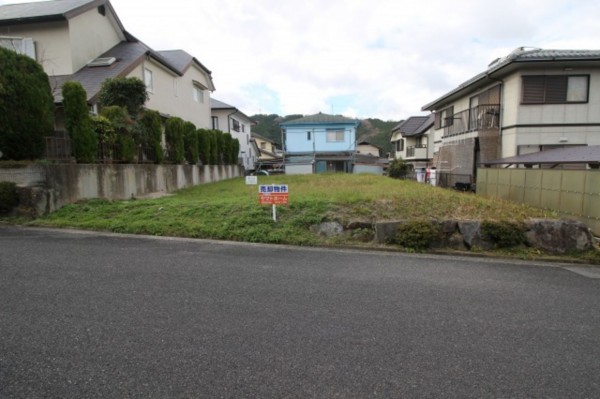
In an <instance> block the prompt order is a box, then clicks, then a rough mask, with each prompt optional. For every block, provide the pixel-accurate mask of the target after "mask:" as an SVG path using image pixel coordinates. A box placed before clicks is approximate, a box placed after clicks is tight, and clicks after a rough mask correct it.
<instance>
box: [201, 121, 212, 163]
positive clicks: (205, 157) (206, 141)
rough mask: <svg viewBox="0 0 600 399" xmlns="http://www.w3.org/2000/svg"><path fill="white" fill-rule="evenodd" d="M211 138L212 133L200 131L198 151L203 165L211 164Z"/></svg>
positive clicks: (204, 130)
mask: <svg viewBox="0 0 600 399" xmlns="http://www.w3.org/2000/svg"><path fill="white" fill-rule="evenodd" d="M210 136H211V131H210V130H206V129H198V151H199V154H198V155H199V156H200V161H201V162H202V164H203V165H208V164H210V153H211V148H210V142H211V140H210Z"/></svg>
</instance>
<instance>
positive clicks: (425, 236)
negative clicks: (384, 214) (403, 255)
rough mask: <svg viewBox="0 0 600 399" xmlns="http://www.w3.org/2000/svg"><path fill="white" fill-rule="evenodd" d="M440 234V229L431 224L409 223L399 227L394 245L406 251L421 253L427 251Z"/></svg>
mask: <svg viewBox="0 0 600 399" xmlns="http://www.w3.org/2000/svg"><path fill="white" fill-rule="evenodd" d="M438 234H439V230H438V227H437V226H435V225H434V224H432V223H431V222H427V221H417V220H415V221H408V222H406V223H402V224H401V225H399V226H398V228H397V229H396V236H395V238H394V240H393V241H394V242H393V243H394V244H398V245H400V246H402V247H404V248H406V249H411V250H416V251H421V250H424V249H427V248H428V247H429V246H430V245H431V243H432V242H433V240H434V239H435V238H436V237H437V236H438Z"/></svg>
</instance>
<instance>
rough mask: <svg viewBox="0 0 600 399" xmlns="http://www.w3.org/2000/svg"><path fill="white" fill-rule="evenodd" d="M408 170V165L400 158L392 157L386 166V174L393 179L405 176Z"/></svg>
mask: <svg viewBox="0 0 600 399" xmlns="http://www.w3.org/2000/svg"><path fill="white" fill-rule="evenodd" d="M409 171H410V165H409V164H407V163H405V162H404V161H403V160H402V159H394V160H393V161H392V162H391V163H390V166H389V167H388V176H389V177H393V178H394V179H402V178H404V177H406V175H407V174H408V172H409Z"/></svg>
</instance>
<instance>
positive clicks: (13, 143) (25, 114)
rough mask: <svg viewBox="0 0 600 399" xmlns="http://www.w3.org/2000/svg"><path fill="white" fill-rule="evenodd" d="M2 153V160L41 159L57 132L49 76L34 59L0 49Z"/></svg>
mask: <svg viewBox="0 0 600 399" xmlns="http://www.w3.org/2000/svg"><path fill="white" fill-rule="evenodd" d="M0 110H1V111H0V151H2V153H3V156H2V159H12V160H24V159H38V158H41V157H42V156H43V154H44V148H45V143H44V137H45V136H48V135H50V134H52V133H53V130H54V98H53V96H52V91H51V89H50V83H49V82H48V75H46V73H44V70H43V69H42V67H41V65H40V64H38V63H37V62H35V61H34V60H32V59H31V58H29V57H27V56H25V55H21V54H17V53H16V52H14V51H12V50H8V49H5V48H2V47H0Z"/></svg>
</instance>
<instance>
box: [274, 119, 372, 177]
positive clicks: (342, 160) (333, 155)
mask: <svg viewBox="0 0 600 399" xmlns="http://www.w3.org/2000/svg"><path fill="white" fill-rule="evenodd" d="M359 123H360V121H358V120H356V119H351V118H346V117H343V116H338V115H327V114H322V113H318V114H316V115H309V116H305V117H303V118H299V119H294V120H291V121H287V122H283V123H281V124H280V126H281V130H282V134H283V136H282V141H283V148H284V160H285V173H286V174H310V173H323V172H346V173H351V172H352V167H353V166H352V165H353V157H354V156H355V152H356V128H357V127H358V125H359Z"/></svg>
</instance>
